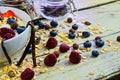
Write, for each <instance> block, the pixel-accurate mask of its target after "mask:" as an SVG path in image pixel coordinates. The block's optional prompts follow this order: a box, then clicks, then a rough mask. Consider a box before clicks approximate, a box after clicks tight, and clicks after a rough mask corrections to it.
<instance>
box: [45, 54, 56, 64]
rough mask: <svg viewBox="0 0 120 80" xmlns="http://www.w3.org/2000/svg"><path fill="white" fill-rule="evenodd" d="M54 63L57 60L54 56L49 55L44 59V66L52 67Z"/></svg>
mask: <svg viewBox="0 0 120 80" xmlns="http://www.w3.org/2000/svg"><path fill="white" fill-rule="evenodd" d="M56 62H57V58H56V55H55V54H49V55H47V56H46V57H45V59H44V63H45V65H46V66H54V65H55V64H56Z"/></svg>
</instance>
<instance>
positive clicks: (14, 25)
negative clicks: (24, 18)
mask: <svg viewBox="0 0 120 80" xmlns="http://www.w3.org/2000/svg"><path fill="white" fill-rule="evenodd" d="M10 27H11V28H12V29H13V30H15V29H16V28H17V27H18V24H17V23H16V22H12V23H10Z"/></svg>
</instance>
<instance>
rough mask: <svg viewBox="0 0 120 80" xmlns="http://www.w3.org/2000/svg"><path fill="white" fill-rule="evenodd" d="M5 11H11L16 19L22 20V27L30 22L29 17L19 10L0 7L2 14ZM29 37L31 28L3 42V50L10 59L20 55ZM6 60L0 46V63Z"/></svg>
mask: <svg viewBox="0 0 120 80" xmlns="http://www.w3.org/2000/svg"><path fill="white" fill-rule="evenodd" d="M7 10H12V11H13V12H14V13H15V15H16V16H17V17H19V18H20V19H22V21H23V22H24V23H23V24H24V25H23V26H26V24H27V22H28V21H30V20H31V18H30V16H29V15H28V14H27V13H25V12H24V11H22V10H19V9H16V8H11V7H0V12H2V13H3V12H6V11H7ZM30 35H31V27H30V26H28V28H26V30H25V31H24V32H22V33H21V34H19V35H16V36H15V37H13V38H11V39H8V40H6V41H4V45H5V48H6V50H7V52H8V55H9V56H10V57H11V58H12V57H13V56H15V54H20V55H22V53H23V51H24V49H25V47H26V46H27V44H28V41H29V39H30ZM0 45H1V43H0ZM19 57H21V56H19ZM6 60H7V59H6V57H5V55H4V53H3V50H2V48H1V46H0V62H4V61H6Z"/></svg>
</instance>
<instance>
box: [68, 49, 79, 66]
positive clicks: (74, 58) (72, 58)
mask: <svg viewBox="0 0 120 80" xmlns="http://www.w3.org/2000/svg"><path fill="white" fill-rule="evenodd" d="M69 61H70V62H71V63H73V64H78V63H79V62H80V61H81V55H80V54H79V53H78V52H76V51H75V50H73V51H72V52H71V54H70V56H69Z"/></svg>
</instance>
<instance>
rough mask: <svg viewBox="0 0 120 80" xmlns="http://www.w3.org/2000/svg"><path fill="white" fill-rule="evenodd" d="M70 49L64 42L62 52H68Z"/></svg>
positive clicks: (61, 46) (61, 47)
mask: <svg viewBox="0 0 120 80" xmlns="http://www.w3.org/2000/svg"><path fill="white" fill-rule="evenodd" d="M69 49H70V47H69V46H68V45H67V44H64V43H62V44H61V45H60V48H59V50H60V52H62V53H64V52H67V51H68V50H69Z"/></svg>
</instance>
